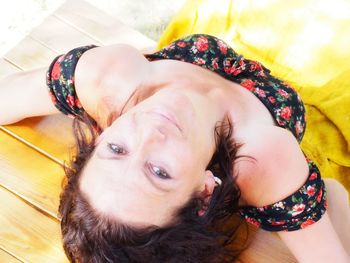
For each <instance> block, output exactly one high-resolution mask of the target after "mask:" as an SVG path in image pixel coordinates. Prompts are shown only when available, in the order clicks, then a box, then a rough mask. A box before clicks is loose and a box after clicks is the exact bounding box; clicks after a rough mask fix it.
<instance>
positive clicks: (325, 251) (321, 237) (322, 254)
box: [279, 212, 350, 263]
mask: <svg viewBox="0 0 350 263" xmlns="http://www.w3.org/2000/svg"><path fill="white" fill-rule="evenodd" d="M279 236H280V237H281V239H282V240H283V241H284V242H285V244H286V245H287V246H288V248H289V249H290V250H291V252H292V253H293V255H294V256H295V257H296V259H297V260H298V262H301V263H304V262H305V263H307V262H319V263H322V262H324V263H328V262H337V263H349V262H350V257H349V255H348V254H347V252H346V251H345V249H344V247H343V245H342V243H341V242H340V240H339V237H338V235H337V233H336V232H335V230H334V228H333V225H332V223H331V221H330V219H329V216H328V213H327V212H326V214H324V215H323V217H322V218H321V219H320V220H319V221H318V222H316V223H315V224H313V225H311V226H309V227H307V228H305V229H301V230H297V231H292V232H279Z"/></svg>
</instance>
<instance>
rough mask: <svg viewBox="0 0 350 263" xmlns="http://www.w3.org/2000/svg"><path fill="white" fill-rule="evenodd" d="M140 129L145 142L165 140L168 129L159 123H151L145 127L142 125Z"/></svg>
mask: <svg viewBox="0 0 350 263" xmlns="http://www.w3.org/2000/svg"><path fill="white" fill-rule="evenodd" d="M140 129H141V132H142V138H143V141H144V142H145V143H152V142H163V141H165V140H166V131H165V129H164V128H162V127H161V126H159V125H155V124H153V125H152V124H151V123H150V124H147V125H145V126H144V127H140Z"/></svg>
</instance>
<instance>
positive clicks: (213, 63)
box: [211, 59, 219, 69]
mask: <svg viewBox="0 0 350 263" xmlns="http://www.w3.org/2000/svg"><path fill="white" fill-rule="evenodd" d="M211 65H212V66H213V68H214V69H218V68H219V64H218V61H217V59H214V60H213V61H212V62H211Z"/></svg>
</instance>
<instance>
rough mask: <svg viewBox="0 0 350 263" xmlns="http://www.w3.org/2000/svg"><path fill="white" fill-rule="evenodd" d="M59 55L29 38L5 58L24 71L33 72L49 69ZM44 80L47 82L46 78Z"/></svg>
mask: <svg viewBox="0 0 350 263" xmlns="http://www.w3.org/2000/svg"><path fill="white" fill-rule="evenodd" d="M57 55H58V54H57V53H56V52H54V51H52V50H50V49H48V48H46V47H44V46H43V45H42V44H40V43H39V42H38V41H36V40H34V39H32V38H31V37H29V36H27V37H25V38H24V39H23V40H22V41H21V42H20V43H19V44H18V45H17V46H16V47H15V48H13V49H12V50H10V51H9V52H8V53H7V54H5V56H4V57H5V59H7V60H8V61H10V62H11V63H13V64H14V65H16V66H17V67H19V68H20V69H22V70H31V69H35V68H40V67H48V66H49V65H50V63H51V61H52V59H54V58H55V57H56V56H57ZM43 79H44V81H45V76H44V77H43Z"/></svg>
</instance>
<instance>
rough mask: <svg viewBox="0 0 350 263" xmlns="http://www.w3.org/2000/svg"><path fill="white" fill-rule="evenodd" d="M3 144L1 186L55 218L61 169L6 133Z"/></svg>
mask: <svg viewBox="0 0 350 263" xmlns="http://www.w3.org/2000/svg"><path fill="white" fill-rule="evenodd" d="M0 142H1V148H0V171H1V172H0V185H1V186H2V187H3V188H6V189H8V190H9V191H11V192H13V193H14V194H16V195H17V196H18V197H19V198H20V199H23V200H25V201H26V202H28V203H29V204H30V205H32V206H34V207H37V209H39V210H41V211H42V212H43V213H45V214H48V215H50V216H51V217H53V218H56V215H57V208H58V200H59V199H58V198H59V193H60V190H61V181H62V178H63V170H62V167H61V166H60V165H58V164H57V163H55V162H53V161H52V160H50V159H48V158H46V157H45V156H43V155H42V154H39V153H38V152H36V151H35V150H33V149H31V148H30V147H28V146H26V145H25V144H23V143H21V142H19V141H17V140H16V139H14V138H12V137H11V136H9V135H7V134H5V133H4V132H3V131H0ZM1 213H2V214H3V212H1ZM0 225H1V224H0Z"/></svg>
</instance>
